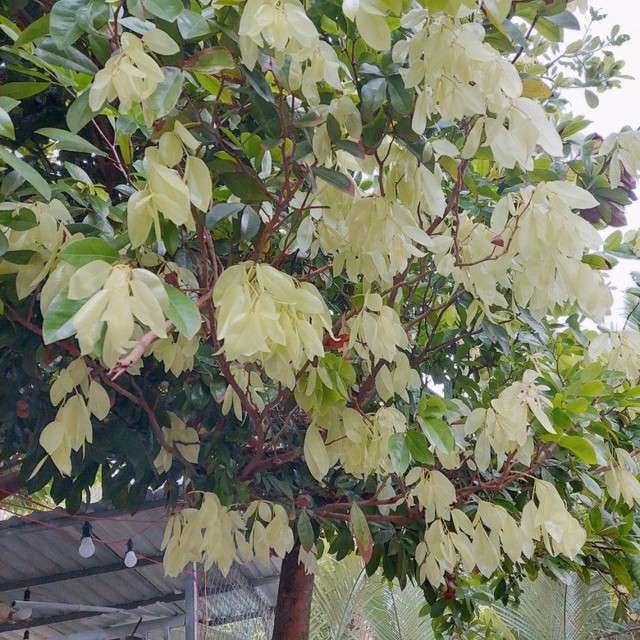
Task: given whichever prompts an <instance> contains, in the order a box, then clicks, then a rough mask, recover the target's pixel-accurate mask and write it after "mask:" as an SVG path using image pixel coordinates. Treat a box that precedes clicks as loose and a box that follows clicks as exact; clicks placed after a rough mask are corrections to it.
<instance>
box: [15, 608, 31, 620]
mask: <svg viewBox="0 0 640 640" xmlns="http://www.w3.org/2000/svg"><path fill="white" fill-rule="evenodd" d="M32 614H33V609H32V608H31V607H20V608H19V609H18V620H28V619H29V618H30V617H31V615H32Z"/></svg>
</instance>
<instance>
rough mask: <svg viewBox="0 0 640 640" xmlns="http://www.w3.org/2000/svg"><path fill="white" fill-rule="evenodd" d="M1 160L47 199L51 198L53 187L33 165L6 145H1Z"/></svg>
mask: <svg viewBox="0 0 640 640" xmlns="http://www.w3.org/2000/svg"><path fill="white" fill-rule="evenodd" d="M0 160H2V161H3V162H4V163H5V164H8V165H9V166H10V167H11V168H12V169H14V170H15V171H17V172H18V173H19V174H20V175H21V176H22V177H23V178H24V179H25V180H26V181H27V182H28V183H29V184H30V185H31V186H32V187H33V188H34V189H35V190H36V191H37V192H38V193H39V194H40V195H41V196H42V197H43V198H44V199H45V200H51V187H50V186H49V184H48V183H47V182H46V180H45V179H44V178H43V177H42V176H41V175H40V174H39V173H38V172H37V171H36V170H35V169H34V168H33V167H32V166H30V165H28V164H27V163H26V162H25V161H24V160H21V159H20V158H18V157H17V156H14V155H13V154H12V153H10V152H9V151H8V149H6V148H5V147H0Z"/></svg>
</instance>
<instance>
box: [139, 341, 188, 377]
mask: <svg viewBox="0 0 640 640" xmlns="http://www.w3.org/2000/svg"><path fill="white" fill-rule="evenodd" d="M199 345H200V341H199V339H198V337H197V336H193V337H191V338H190V337H188V336H184V335H182V334H177V335H170V336H167V337H166V338H164V339H163V340H156V341H155V342H153V343H152V344H151V346H150V347H149V350H148V354H149V355H153V356H154V358H155V359H156V360H158V362H162V364H163V365H164V370H165V371H171V373H173V375H174V376H176V378H177V377H178V376H179V375H180V374H181V373H184V372H185V371H191V369H193V357H194V356H195V355H196V352H197V351H198V346H199Z"/></svg>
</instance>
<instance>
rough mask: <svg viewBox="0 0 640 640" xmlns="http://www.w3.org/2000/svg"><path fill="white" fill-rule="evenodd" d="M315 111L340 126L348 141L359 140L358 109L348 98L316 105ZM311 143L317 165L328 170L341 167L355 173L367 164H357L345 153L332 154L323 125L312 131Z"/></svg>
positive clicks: (343, 97) (360, 131) (326, 131)
mask: <svg viewBox="0 0 640 640" xmlns="http://www.w3.org/2000/svg"><path fill="white" fill-rule="evenodd" d="M316 111H317V112H318V113H319V114H321V115H322V116H324V117H328V116H332V117H333V118H334V119H335V121H336V122H337V123H338V124H339V125H340V130H341V131H344V132H345V133H346V134H347V138H348V139H350V140H352V141H354V142H358V141H359V140H360V137H361V135H362V119H361V117H360V111H359V110H358V107H356V105H355V103H354V101H353V100H352V99H351V97H350V96H340V97H339V98H334V99H333V100H332V101H331V102H330V103H329V104H328V105H318V107H317V108H316ZM312 143H313V155H314V156H315V157H316V159H317V161H318V163H319V164H323V165H325V166H327V167H330V168H334V167H336V166H343V167H344V168H353V169H354V170H356V171H358V170H360V169H361V168H362V169H364V167H363V166H362V164H367V163H366V161H365V162H364V163H357V162H356V161H355V158H354V157H353V156H352V155H351V154H348V153H346V152H343V151H340V150H336V151H335V153H334V150H333V144H332V142H331V137H330V136H329V131H328V129H327V125H326V124H325V123H323V124H321V125H319V126H318V127H316V128H315V129H314V131H313V141H312ZM371 169H373V167H371Z"/></svg>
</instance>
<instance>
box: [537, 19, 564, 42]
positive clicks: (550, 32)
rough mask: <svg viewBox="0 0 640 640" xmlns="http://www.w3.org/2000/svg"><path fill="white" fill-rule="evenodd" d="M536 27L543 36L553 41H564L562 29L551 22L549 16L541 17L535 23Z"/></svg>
mask: <svg viewBox="0 0 640 640" xmlns="http://www.w3.org/2000/svg"><path fill="white" fill-rule="evenodd" d="M535 29H536V31H538V33H539V34H540V35H541V36H542V37H543V38H546V39H547V40H550V41H551V42H561V41H562V29H561V28H560V27H559V26H558V25H556V24H553V22H549V20H548V18H540V19H539V20H538V21H537V22H536V24H535Z"/></svg>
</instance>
